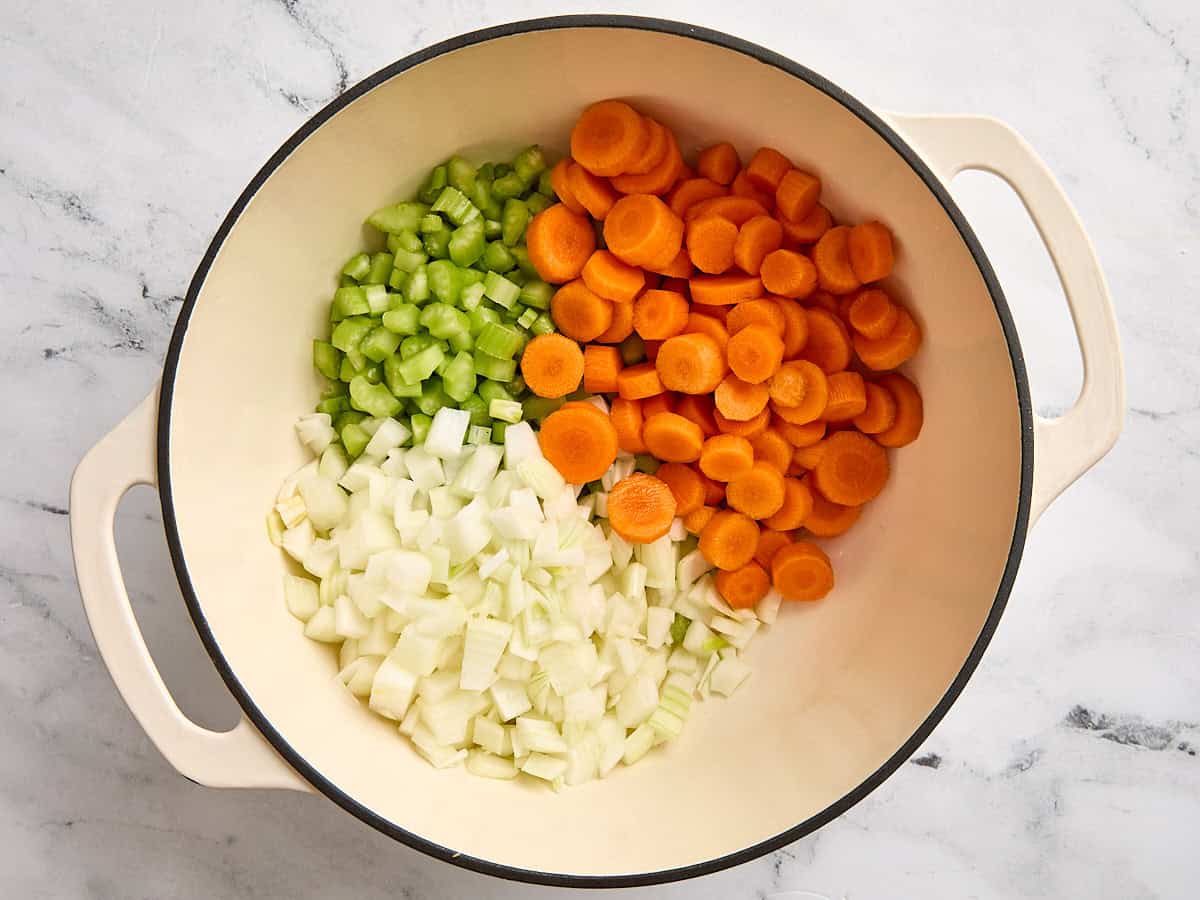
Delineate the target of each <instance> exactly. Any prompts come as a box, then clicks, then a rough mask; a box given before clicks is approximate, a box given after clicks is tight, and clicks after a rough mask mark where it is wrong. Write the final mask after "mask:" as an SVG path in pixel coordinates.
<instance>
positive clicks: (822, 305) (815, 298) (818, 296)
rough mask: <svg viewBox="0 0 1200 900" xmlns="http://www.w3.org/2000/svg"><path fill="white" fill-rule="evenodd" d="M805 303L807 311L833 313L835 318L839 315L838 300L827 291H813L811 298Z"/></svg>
mask: <svg viewBox="0 0 1200 900" xmlns="http://www.w3.org/2000/svg"><path fill="white" fill-rule="evenodd" d="M805 303H806V304H807V305H808V308H809V309H823V310H825V312H828V313H833V314H834V315H835V316H839V315H841V311H840V309H839V308H838V298H837V297H835V296H833V294H831V293H829V291H822V290H817V291H813V293H812V296H810V297H808V298H807V299H806V300H805Z"/></svg>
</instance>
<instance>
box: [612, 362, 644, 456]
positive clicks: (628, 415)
mask: <svg viewBox="0 0 1200 900" xmlns="http://www.w3.org/2000/svg"><path fill="white" fill-rule="evenodd" d="M619 383H620V382H619V380H618V384H619ZM608 417H609V418H610V419H612V423H613V427H614V428H616V429H617V446H618V447H620V448H621V449H622V450H624V451H625V452H626V453H645V452H646V444H645V442H644V441H643V440H642V424H643V423H644V421H645V419H644V418H643V416H642V402H641V401H640V400H627V399H625V398H624V397H614V398H613V400H612V403H610V404H609V406H608Z"/></svg>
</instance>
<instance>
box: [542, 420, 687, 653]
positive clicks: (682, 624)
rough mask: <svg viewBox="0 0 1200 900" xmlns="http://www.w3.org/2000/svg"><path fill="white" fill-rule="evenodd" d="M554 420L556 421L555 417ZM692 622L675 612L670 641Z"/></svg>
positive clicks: (677, 638)
mask: <svg viewBox="0 0 1200 900" xmlns="http://www.w3.org/2000/svg"><path fill="white" fill-rule="evenodd" d="M555 421H558V420H557V419H555ZM691 624H692V620H691V619H689V618H688V617H687V616H684V615H680V614H679V613H675V621H674V622H672V623H671V643H672V644H676V645H678V644H682V643H683V636H684V635H685V634H687V630H688V626H690V625H691Z"/></svg>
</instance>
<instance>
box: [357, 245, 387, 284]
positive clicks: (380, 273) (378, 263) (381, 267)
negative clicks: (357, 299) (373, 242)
mask: <svg viewBox="0 0 1200 900" xmlns="http://www.w3.org/2000/svg"><path fill="white" fill-rule="evenodd" d="M391 274H392V254H390V253H376V254H375V255H374V256H372V257H371V268H370V271H368V272H367V275H366V277H365V278H360V279H359V281H362V282H363V283H364V284H387V280H388V276H389V275H391Z"/></svg>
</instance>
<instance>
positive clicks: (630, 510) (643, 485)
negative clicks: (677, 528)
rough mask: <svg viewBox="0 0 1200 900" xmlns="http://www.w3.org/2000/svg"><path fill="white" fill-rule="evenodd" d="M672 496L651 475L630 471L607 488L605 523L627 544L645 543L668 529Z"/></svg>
mask: <svg viewBox="0 0 1200 900" xmlns="http://www.w3.org/2000/svg"><path fill="white" fill-rule="evenodd" d="M674 521H675V497H674V495H673V494H672V493H671V489H670V488H669V487H667V486H666V484H664V483H663V482H662V481H660V480H659V479H657V478H655V477H654V476H653V475H647V474H646V473H645V472H634V473H633V474H632V475H629V476H628V477H626V478H622V479H621V480H620V481H618V482H617V483H616V484H614V485H613V489H612V490H611V491H609V492H608V524H609V525H611V526H612V530H613V531H615V532H616V533H617V534H619V535H620V536H621V537H622V538H624V539H625V540H627V541H628V542H629V543H631V544H649V543H650V542H652V541H657V540H658V539H659V538H660V537H662V536H663V535H664V534H666V533H667V532H668V531H670V530H671V523H673V522H674Z"/></svg>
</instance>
